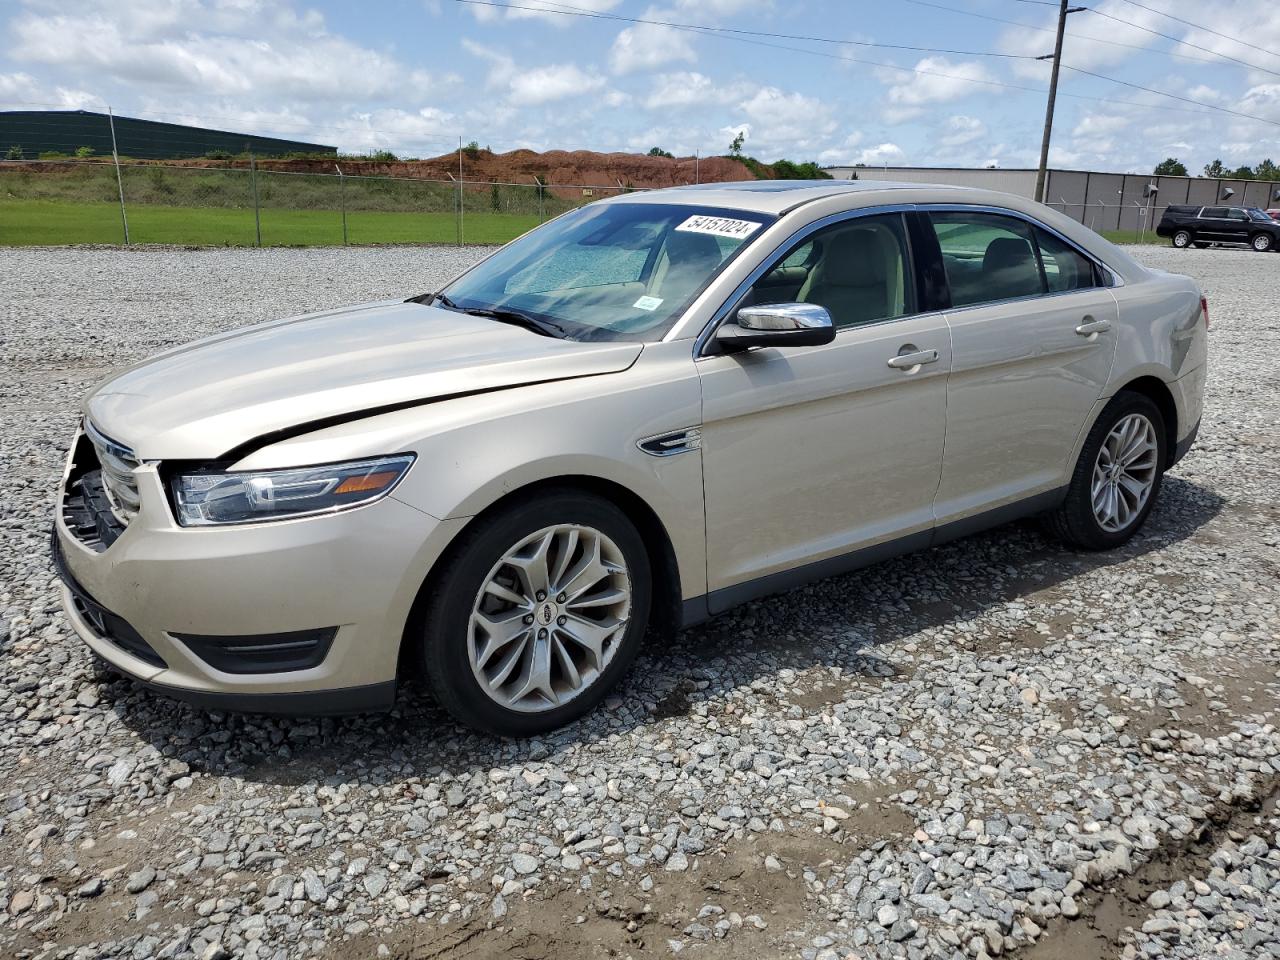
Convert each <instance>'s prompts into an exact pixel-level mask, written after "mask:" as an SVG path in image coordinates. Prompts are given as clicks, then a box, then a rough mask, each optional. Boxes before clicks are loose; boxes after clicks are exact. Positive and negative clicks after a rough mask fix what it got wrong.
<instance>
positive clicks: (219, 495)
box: [171, 454, 413, 527]
mask: <svg viewBox="0 0 1280 960" xmlns="http://www.w3.org/2000/svg"><path fill="white" fill-rule="evenodd" d="M412 463H413V455H412V454H401V455H397V456H394V457H378V458H377V459H373V460H354V461H352V462H350V463H328V464H323V465H321V466H317V467H294V468H290V469H287V470H252V471H220V470H197V471H193V472H191V473H179V474H177V475H176V476H175V477H174V478H173V480H172V481H171V483H172V486H173V500H174V503H175V505H176V506H177V513H178V522H179V523H180V524H182V525H183V526H184V527H206V526H212V525H216V524H225V523H262V522H263V521H266V520H287V519H289V518H291V517H301V516H307V515H310V514H315V513H331V512H333V511H335V510H345V509H347V508H349V507H358V506H362V505H364V504H366V503H372V502H373V501H374V500H377V499H379V498H381V497H385V496H386V495H387V494H388V493H390V492H391V490H392V489H393V488H394V487H395V485H396V484H397V483H399V482H400V478H401V477H403V476H404V475H405V473H406V471H408V469H409V467H410V465H411V464H412Z"/></svg>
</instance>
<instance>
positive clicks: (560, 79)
mask: <svg viewBox="0 0 1280 960" xmlns="http://www.w3.org/2000/svg"><path fill="white" fill-rule="evenodd" d="M603 86H604V77H602V76H600V75H599V74H597V73H588V72H586V71H585V70H582V69H581V68H579V67H578V66H577V64H573V63H561V64H553V65H551V66H548V67H537V68H535V69H533V70H522V71H521V72H519V73H517V74H516V75H515V76H514V77H513V78H512V79H511V102H512V103H515V104H521V105H523V106H530V105H532V104H539V103H550V102H551V101H552V100H563V99H564V98H565V97H576V96H579V95H580V94H584V93H590V92H591V91H593V90H599V89H600V88H601V87H603Z"/></svg>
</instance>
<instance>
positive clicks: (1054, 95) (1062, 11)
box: [1036, 0, 1087, 203]
mask: <svg viewBox="0 0 1280 960" xmlns="http://www.w3.org/2000/svg"><path fill="white" fill-rule="evenodd" d="M1086 9H1087V8H1086V7H1068V6H1067V0H1062V4H1061V6H1060V7H1059V8H1058V37H1057V39H1056V40H1055V41H1054V44H1053V55H1052V56H1044V57H1036V59H1037V60H1052V61H1053V72H1052V73H1051V74H1050V75H1049V104H1048V106H1047V107H1046V108H1045V111H1044V138H1043V139H1042V140H1041V141H1040V168H1039V169H1038V170H1037V171H1036V201H1037V202H1039V203H1044V181H1045V176H1046V174H1047V172H1048V168H1049V139H1050V138H1051V137H1052V136H1053V104H1054V101H1055V100H1057V99H1058V69H1059V68H1060V67H1061V66H1062V35H1063V34H1064V33H1065V32H1066V30H1067V14H1069V13H1080V12H1082V11H1084V10H1086Z"/></svg>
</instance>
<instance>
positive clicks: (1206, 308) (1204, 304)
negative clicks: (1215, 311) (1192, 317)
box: [1200, 297, 1209, 330]
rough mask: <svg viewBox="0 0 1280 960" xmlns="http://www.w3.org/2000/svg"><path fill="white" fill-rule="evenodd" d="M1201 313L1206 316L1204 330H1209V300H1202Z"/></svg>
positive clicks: (1202, 298)
mask: <svg viewBox="0 0 1280 960" xmlns="http://www.w3.org/2000/svg"><path fill="white" fill-rule="evenodd" d="M1200 312H1201V313H1203V314H1204V328H1205V329H1206V330H1208V329H1209V298H1208V297H1201V298H1200Z"/></svg>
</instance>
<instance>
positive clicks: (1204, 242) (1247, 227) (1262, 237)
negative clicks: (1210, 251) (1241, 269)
mask: <svg viewBox="0 0 1280 960" xmlns="http://www.w3.org/2000/svg"><path fill="white" fill-rule="evenodd" d="M1156 234H1157V235H1158V236H1161V237H1170V238H1171V239H1172V240H1173V245H1174V246H1175V247H1189V246H1191V245H1192V244H1195V245H1196V246H1197V247H1207V246H1209V244H1211V243H1247V244H1249V246H1251V247H1253V249H1255V250H1257V251H1258V252H1259V253H1263V252H1265V251H1267V250H1275V249H1277V248H1278V247H1280V223H1277V222H1276V221H1275V220H1272V219H1271V218H1270V217H1269V216H1267V213H1266V211H1265V210H1259V209H1258V208H1257V207H1188V206H1177V205H1170V206H1169V207H1167V208H1166V209H1165V211H1164V216H1163V217H1161V218H1160V225H1159V226H1158V227H1156Z"/></svg>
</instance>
